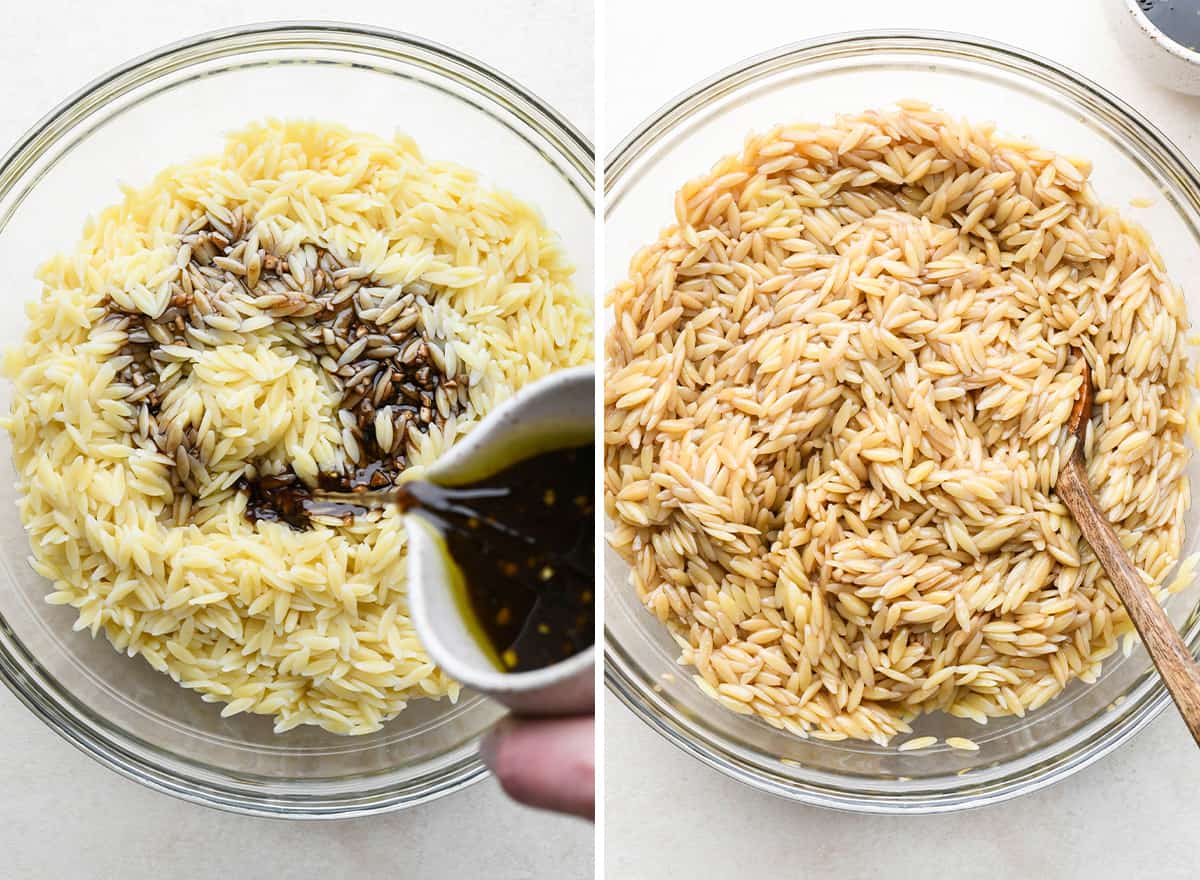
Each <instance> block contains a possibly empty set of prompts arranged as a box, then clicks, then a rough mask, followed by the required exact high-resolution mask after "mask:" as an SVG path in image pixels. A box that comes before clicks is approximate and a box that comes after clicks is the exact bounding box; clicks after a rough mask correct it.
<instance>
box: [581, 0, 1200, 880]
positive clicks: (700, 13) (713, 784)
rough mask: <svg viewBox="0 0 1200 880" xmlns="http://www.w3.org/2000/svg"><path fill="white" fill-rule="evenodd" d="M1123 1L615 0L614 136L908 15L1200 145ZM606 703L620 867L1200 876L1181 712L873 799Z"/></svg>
mask: <svg viewBox="0 0 1200 880" xmlns="http://www.w3.org/2000/svg"><path fill="white" fill-rule="evenodd" d="M1116 2H1119V0H1004V2H994V0H992V2H989V0H917V2H897V0H849V2H847V0H842V2H836V0H834V2H830V0H808V2H803V0H784V2H778V0H755V2H743V3H731V2H729V0H723V2H720V3H717V2H710V0H695V2H690V3H686V4H684V3H677V2H670V3H653V2H646V0H602V3H601V6H600V9H601V16H602V22H603V23H602V28H603V33H604V47H603V55H602V58H603V65H604V67H603V70H602V76H603V86H602V88H603V90H604V91H603V92H602V104H601V110H602V113H603V116H604V119H603V132H604V140H605V143H606V144H607V145H608V146H605V147H603V148H602V150H601V152H605V151H606V150H607V149H609V148H610V147H611V145H612V144H615V143H617V142H619V141H620V140H621V139H622V138H623V137H624V136H625V135H626V134H627V133H628V132H629V131H630V130H631V129H632V128H633V127H634V126H636V125H637V124H638V123H639V122H641V121H642V119H643V118H645V117H646V116H648V115H649V114H650V113H652V112H653V111H654V110H655V109H656V108H657V107H658V106H659V105H661V104H662V103H664V102H665V101H667V100H668V99H669V98H671V97H672V96H674V95H675V94H677V93H679V92H680V91H683V90H684V89H687V88H688V87H689V86H690V85H692V84H693V83H695V82H696V81H698V80H701V79H704V78H707V77H708V76H710V75H711V74H713V73H715V72H717V71H718V70H720V69H721V68H723V67H726V66H728V65H730V64H732V63H734V62H736V61H738V60H740V59H742V58H744V57H746V56H749V55H753V54H756V53H758V52H761V51H764V50H766V49H770V48H772V47H774V46H776V45H779V44H782V43H786V42H792V41H795V40H801V39H804V38H806V37H810V36H815V35H817V34H822V33H830V32H834V31H847V30H856V29H864V28H880V27H897V28H933V29H942V30H956V31H963V32H967V33H975V34H979V35H981V36H985V37H990V38H992V39H995V40H1000V41H1003V42H1007V43H1012V44H1015V45H1018V46H1021V47H1023V48H1026V49H1028V50H1031V51H1033V52H1036V53H1038V54H1041V55H1045V56H1048V57H1050V58H1053V59H1055V60H1057V61H1059V62H1061V63H1063V64H1064V65H1067V66H1069V67H1072V68H1074V69H1076V70H1078V71H1080V72H1082V73H1083V74H1085V75H1086V76H1089V77H1091V78H1092V79H1094V80H1096V81H1098V82H1099V83H1101V84H1102V85H1104V86H1106V87H1107V88H1109V89H1110V90H1112V91H1113V92H1115V93H1116V94H1118V95H1119V96H1121V97H1122V98H1124V99H1125V100H1127V101H1129V102H1131V103H1132V104H1133V105H1134V106H1135V107H1137V108H1139V109H1140V110H1141V111H1142V112H1143V113H1144V114H1145V115H1146V116H1148V117H1149V118H1150V119H1151V120H1152V121H1153V122H1154V123H1155V124H1157V125H1158V126H1159V127H1160V128H1162V129H1163V130H1164V131H1165V132H1166V134H1167V135H1168V136H1170V137H1171V138H1172V139H1173V140H1174V141H1175V142H1176V143H1177V144H1179V145H1180V146H1181V147H1182V148H1183V149H1184V150H1185V151H1187V152H1188V153H1189V155H1190V157H1191V158H1192V160H1193V161H1194V162H1195V161H1198V160H1200V100H1197V99H1194V98H1186V97H1183V96H1180V95H1175V94H1174V93H1171V92H1167V91H1165V90H1163V89H1160V88H1158V87H1157V86H1155V85H1153V84H1151V83H1149V82H1147V81H1145V80H1144V79H1142V78H1141V77H1140V76H1139V74H1138V71H1137V70H1135V69H1133V67H1132V66H1131V65H1130V64H1129V63H1127V62H1126V61H1125V60H1124V58H1123V57H1122V56H1121V54H1120V52H1119V50H1118V48H1117V46H1116V44H1115V42H1114V40H1113V37H1112V36H1111V35H1110V33H1109V30H1108V25H1107V20H1106V18H1105V16H1104V14H1103V13H1104V7H1105V6H1106V5H1108V4H1112V3H1116ZM803 110H804V108H803V107H799V108H797V111H796V112H797V114H798V115H799V116H803ZM740 135H741V132H739V133H737V135H735V137H740ZM608 280H609V281H611V279H608ZM1180 280H1181V281H1182V283H1184V284H1188V283H1189V279H1188V278H1182V279H1180ZM1190 283H1195V282H1194V280H1193V281H1191V282H1190ZM605 712H606V723H605V728H606V730H605V741H606V748H605V765H606V768H607V769H606V773H605V780H606V782H605V784H606V787H607V791H606V797H605V802H606V826H605V850H604V852H605V861H606V869H607V874H608V876H609V877H611V878H620V880H649V878H654V880H675V878H709V877H749V876H754V877H786V878H788V880H823V878H837V880H860V878H862V880H865V878H879V877H885V876H886V877H895V878H924V877H932V878H941V877H947V878H954V880H1010V878H1018V880H1024V878H1030V880H1033V878H1037V880H1041V878H1046V880H1060V878H1076V877H1079V878H1082V877H1088V878H1089V880H1107V878H1110V877H1111V878H1117V877H1120V878H1142V877H1156V878H1160V880H1176V878H1194V877H1197V876H1200V858H1197V857H1198V856H1200V808H1197V806H1196V796H1197V793H1198V792H1200V754H1197V751H1196V747H1195V746H1194V745H1193V744H1192V742H1191V740H1190V738H1189V736H1188V734H1187V730H1186V728H1185V727H1184V726H1183V723H1182V722H1181V721H1180V720H1179V719H1178V718H1177V717H1175V716H1174V715H1173V714H1172V713H1170V712H1167V713H1165V714H1164V715H1163V716H1162V717H1160V718H1159V719H1158V720H1157V721H1156V722H1154V723H1153V724H1152V725H1151V726H1150V728H1149V729H1148V730H1146V731H1144V732H1143V733H1142V734H1141V735H1140V736H1138V737H1137V738H1136V739H1135V740H1134V741H1133V742H1131V743H1129V744H1127V745H1126V746H1125V747H1124V748H1122V749H1121V750H1120V751H1119V752H1118V753H1117V754H1115V755H1112V756H1110V757H1108V758H1106V759H1104V760H1103V761H1101V762H1099V763H1098V764H1096V765H1093V766H1092V767H1090V768H1088V769H1086V770H1084V771H1083V772H1081V773H1079V774H1077V775H1075V776H1073V777H1071V778H1070V779H1069V780H1067V781H1066V782H1064V783H1062V784H1060V785H1058V786H1055V787H1053V788H1051V789H1049V790H1047V791H1042V792H1039V793H1037V794H1034V795H1031V796H1028V797H1025V798H1021V799H1018V800H1016V801H1012V802H1010V803H1008V804H1004V805H1000V806H997V807H992V808H988V809H984V810H978V811H972V812H968V813H963V814H959V815H953V816H929V817H869V816H855V815H849V814H842V813H834V812H830V811H826V810H819V809H815V808H809V807H804V806H800V805H798V804H793V803H789V802H787V801H783V800H778V799H776V798H773V797H770V796H768V795H764V794H759V793H758V792H755V791H752V790H751V789H749V788H746V787H744V786H741V785H739V784H738V783H736V782H733V781H731V780H728V779H726V778H725V777H723V776H721V775H719V774H718V773H716V771H713V770H709V769H708V768H707V767H705V766H703V765H702V764H700V763H698V762H696V761H693V760H692V759H690V758H688V757H686V756H685V755H683V753H681V752H678V751H676V750H675V749H674V748H673V747H672V746H670V745H668V744H667V743H666V742H665V741H664V740H662V739H661V738H659V737H658V735H657V734H655V733H653V732H651V731H650V730H649V728H647V727H645V726H644V725H643V724H642V723H641V722H640V721H638V720H637V719H636V718H635V717H634V716H633V715H632V714H631V713H630V712H629V711H628V710H627V709H625V708H624V707H623V706H622V705H621V704H620V703H619V702H617V700H616V699H615V698H613V697H612V696H608V697H607V699H606V703H605Z"/></svg>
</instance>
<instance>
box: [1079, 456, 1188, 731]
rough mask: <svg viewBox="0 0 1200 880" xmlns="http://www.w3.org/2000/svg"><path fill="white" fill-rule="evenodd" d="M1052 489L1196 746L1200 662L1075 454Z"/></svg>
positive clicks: (1081, 461)
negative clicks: (1097, 562) (1131, 554)
mask: <svg viewBox="0 0 1200 880" xmlns="http://www.w3.org/2000/svg"><path fill="white" fill-rule="evenodd" d="M1055 491H1056V492H1057V493H1058V497H1059V498H1061V499H1062V500H1063V503H1064V504H1066V505H1067V507H1068V508H1069V509H1070V511H1071V513H1072V514H1074V516H1075V521H1076V522H1077V523H1079V530H1080V531H1081V532H1083V537H1084V538H1086V539H1087V542H1088V544H1090V545H1091V548H1092V551H1093V552H1094V553H1095V554H1096V557H1097V558H1098V559H1099V560H1100V564H1101V565H1102V566H1104V571H1105V572H1106V573H1107V574H1108V577H1109V580H1111V581H1112V582H1113V586H1114V587H1116V590H1117V595H1119V596H1120V597H1121V601H1122V602H1124V603H1125V610H1126V611H1128V612H1129V619H1130V620H1131V621H1133V625H1134V627H1135V628H1136V629H1137V631H1138V634H1139V635H1141V637H1142V642H1143V644H1145V646H1146V650H1147V651H1148V652H1149V653H1150V659H1151V660H1153V661H1154V665H1155V666H1157V667H1158V672H1159V675H1161V676H1162V680H1163V683H1164V684H1166V686H1167V690H1168V691H1169V692H1170V694H1171V698H1172V699H1174V700H1175V705H1176V706H1178V707H1179V713H1180V714H1181V715H1183V720H1184V723H1186V724H1187V726H1188V730H1190V731H1191V732H1192V739H1194V740H1195V741H1196V744H1197V745H1200V666H1198V665H1197V664H1196V660H1195V658H1193V657H1192V654H1191V652H1190V651H1189V650H1188V649H1187V645H1185V644H1184V643H1183V639H1182V638H1180V637H1179V632H1178V630H1176V629H1175V627H1174V625H1173V624H1172V623H1171V621H1170V619H1169V618H1168V617H1167V613H1166V612H1165V611H1164V610H1163V608H1162V606H1161V605H1159V604H1158V602H1156V601H1155V600H1154V597H1153V596H1151V595H1150V591H1149V590H1148V589H1147V588H1146V584H1145V582H1144V581H1143V580H1142V578H1141V576H1140V575H1138V573H1137V569H1136V568H1134V566H1133V562H1132V561H1131V560H1130V559H1129V555H1128V554H1127V553H1126V552H1125V549H1124V548H1123V547H1122V546H1121V542H1120V540H1119V539H1118V538H1117V533H1116V532H1114V531H1113V528H1112V526H1111V525H1110V524H1109V522H1108V520H1107V519H1106V518H1105V516H1104V513H1103V511H1101V510H1100V508H1099V507H1098V506H1097V504H1096V500H1095V498H1093V497H1092V491H1091V488H1090V487H1089V486H1088V481H1087V471H1086V469H1085V467H1084V464H1083V460H1082V459H1081V458H1080V457H1079V456H1073V457H1072V458H1071V460H1070V461H1069V462H1068V463H1067V465H1066V467H1064V468H1063V469H1062V473H1060V474H1059V475H1058V484H1057V486H1056V487H1055Z"/></svg>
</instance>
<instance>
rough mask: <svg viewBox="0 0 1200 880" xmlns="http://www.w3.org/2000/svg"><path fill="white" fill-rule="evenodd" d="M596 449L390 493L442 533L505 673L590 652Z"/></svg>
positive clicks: (555, 453) (580, 449) (560, 452)
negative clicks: (454, 483)
mask: <svg viewBox="0 0 1200 880" xmlns="http://www.w3.org/2000/svg"><path fill="white" fill-rule="evenodd" d="M593 448H594V447H593V446H591V445H590V444H589V445H587V446H578V447H573V448H569V449H558V450H554V451H552V452H545V453H542V454H540V455H534V456H532V457H530V458H526V459H524V460H522V461H519V462H517V463H516V464H513V465H511V466H509V467H507V468H505V469H504V470H501V471H499V472H498V473H496V474H493V475H492V476H489V477H486V478H484V479H482V480H478V481H476V482H473V483H468V484H465V485H459V486H440V485H437V484H436V483H430V482H426V481H423V480H414V481H411V482H407V483H403V484H401V485H400V486H399V487H397V490H396V499H397V502H398V503H399V505H400V507H401V508H402V509H405V510H407V509H412V508H416V509H419V511H420V513H421V515H422V516H424V517H425V518H426V519H427V520H428V521H429V522H430V523H431V524H432V525H433V526H434V527H435V528H436V529H437V530H438V531H439V532H440V533H441V535H442V538H443V539H444V541H445V543H446V549H447V551H448V553H449V554H450V557H451V558H452V559H453V560H454V562H455V564H456V565H457V566H458V568H459V570H460V572H461V573H462V580H463V589H464V591H465V593H466V597H465V598H466V600H467V603H468V604H469V606H470V611H471V613H472V614H473V615H474V616H475V618H476V621H477V622H478V624H479V629H481V630H482V632H483V634H484V635H485V637H486V638H487V639H488V641H489V643H490V647H491V648H492V649H493V652H494V654H495V655H496V657H498V658H499V661H500V665H501V667H502V668H503V669H504V670H505V671H506V672H524V671H528V670H531V669H540V668H542V667H543V666H549V665H550V664H552V663H557V662H558V661H560V660H564V659H566V658H567V657H570V656H572V655H574V654H577V653H579V652H580V651H582V650H584V649H585V648H587V647H588V646H589V645H591V644H592V642H593V638H594V634H593V623H594V621H595V596H594V589H595V578H594V561H595V543H594V540H595V539H594V536H595V529H594V520H593V510H594V493H593V481H592V474H593V465H592V454H593Z"/></svg>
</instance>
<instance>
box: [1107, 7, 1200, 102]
mask: <svg viewBox="0 0 1200 880" xmlns="http://www.w3.org/2000/svg"><path fill="white" fill-rule="evenodd" d="M1104 5H1105V6H1107V7H1108V13H1109V19H1110V20H1111V22H1112V26H1113V30H1114V31H1115V32H1116V35H1117V42H1118V43H1120V44H1121V48H1122V49H1123V50H1124V51H1125V54H1126V55H1128V56H1129V58H1130V59H1131V60H1132V61H1133V62H1134V63H1135V64H1136V65H1137V68H1138V70H1139V71H1141V72H1143V73H1145V74H1146V76H1148V77H1150V78H1151V79H1152V80H1154V81H1155V82H1157V83H1158V84H1159V85H1162V86H1166V87H1167V88H1169V89H1174V90H1175V91H1177V92H1183V93H1185V94H1188V95H1200V52H1194V51H1192V50H1191V49H1189V48H1187V47H1186V46H1183V45H1181V44H1179V43H1176V42H1175V41H1174V40H1172V39H1171V38H1170V37H1168V36H1167V35H1166V34H1164V33H1163V32H1162V31H1160V30H1159V29H1158V28H1157V27H1155V25H1154V24H1153V23H1152V22H1151V21H1150V19H1149V18H1147V17H1146V13H1144V12H1142V10H1141V8H1140V7H1139V6H1138V3H1137V0H1107V2H1105V4H1104Z"/></svg>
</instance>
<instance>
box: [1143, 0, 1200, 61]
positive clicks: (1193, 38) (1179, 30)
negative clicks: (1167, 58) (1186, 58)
mask: <svg viewBox="0 0 1200 880" xmlns="http://www.w3.org/2000/svg"><path fill="white" fill-rule="evenodd" d="M1138 6H1139V7H1141V10H1142V12H1144V13H1146V18H1148V19H1150V23H1151V24H1152V25H1154V26H1155V27H1156V28H1158V29H1159V30H1160V31H1162V32H1163V34H1164V35H1165V36H1167V37H1169V38H1170V39H1172V40H1173V41H1175V42H1176V43H1178V44H1179V45H1181V46H1183V47H1184V48H1185V49H1191V50H1192V51H1193V52H1200V0H1138Z"/></svg>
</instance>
